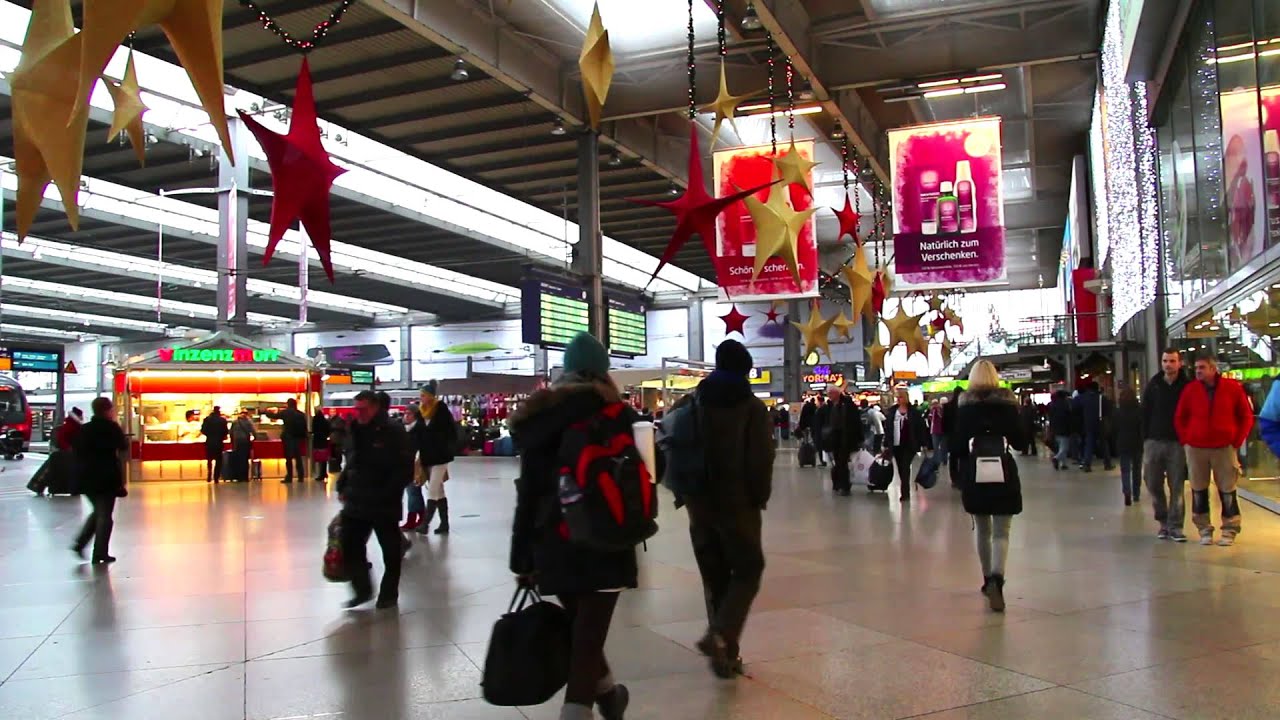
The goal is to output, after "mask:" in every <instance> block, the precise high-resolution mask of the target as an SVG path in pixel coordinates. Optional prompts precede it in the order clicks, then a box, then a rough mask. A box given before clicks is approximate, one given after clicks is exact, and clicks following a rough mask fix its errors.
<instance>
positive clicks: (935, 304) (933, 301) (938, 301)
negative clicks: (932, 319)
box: [929, 293, 946, 313]
mask: <svg viewBox="0 0 1280 720" xmlns="http://www.w3.org/2000/svg"><path fill="white" fill-rule="evenodd" d="M945 304H946V300H943V299H942V296H941V295H939V294H938V293H934V294H933V295H931V296H929V312H936V313H940V312H942V306H943V305H945Z"/></svg>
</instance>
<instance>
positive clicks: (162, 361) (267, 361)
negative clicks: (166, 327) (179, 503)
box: [113, 332, 322, 481]
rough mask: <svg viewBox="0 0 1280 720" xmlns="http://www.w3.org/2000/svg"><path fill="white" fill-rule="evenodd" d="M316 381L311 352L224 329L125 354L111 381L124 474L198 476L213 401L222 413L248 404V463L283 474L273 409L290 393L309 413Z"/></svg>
mask: <svg viewBox="0 0 1280 720" xmlns="http://www.w3.org/2000/svg"><path fill="white" fill-rule="evenodd" d="M321 387H322V380H321V372H320V370H319V369H318V368H317V367H316V366H315V364H314V363H313V362H312V361H311V360H309V359H307V358H304V357H298V356H296V355H291V354H289V353H286V352H283V351H281V350H277V349H274V348H266V347H262V346H261V345H260V344H256V343H254V342H253V341H251V340H248V339H246V338H242V337H239V336H237V335H233V334H231V333H227V332H221V333H217V334H215V335H213V336H211V337H209V338H206V339H204V340H201V341H198V342H195V343H193V344H189V345H181V346H177V345H175V346H173V347H164V348H160V349H158V350H156V351H154V352H152V353H149V354H147V355H142V356H138V357H133V358H129V359H128V360H126V361H125V362H124V363H123V364H121V365H120V366H118V367H117V368H116V371H115V382H114V388H113V389H114V395H115V403H116V408H117V412H118V415H119V421H120V424H121V426H122V427H124V429H125V432H126V433H127V434H128V436H129V445H130V449H129V458H130V462H129V480H130V481H138V480H204V479H205V444H204V436H203V435H201V433H200V426H201V423H202V422H203V421H204V419H205V418H206V417H208V415H209V413H210V412H211V411H212V410H213V408H214V407H219V408H221V411H222V414H223V415H224V416H226V417H227V418H228V420H234V419H235V418H236V417H238V416H239V415H240V413H241V412H242V411H246V410H247V411H248V412H249V416H250V419H252V420H253V423H254V426H255V429H256V433H255V439H254V443H253V454H252V456H251V457H252V459H253V460H254V461H255V462H254V467H255V468H257V467H260V468H261V470H262V477H263V478H274V477H283V476H284V460H283V458H284V445H283V443H282V442H281V439H280V432H281V429H282V427H283V424H282V422H281V420H280V417H279V413H280V411H281V410H283V409H284V408H285V404H286V403H287V402H288V400H289V399H290V398H292V399H295V400H297V401H298V409H299V410H301V411H302V412H304V413H306V415H307V417H308V419H309V418H310V417H311V414H312V412H313V410H314V408H316V407H318V406H319V403H320V391H321ZM225 449H228V450H229V449H230V446H229V444H228V445H227V446H226V448H225Z"/></svg>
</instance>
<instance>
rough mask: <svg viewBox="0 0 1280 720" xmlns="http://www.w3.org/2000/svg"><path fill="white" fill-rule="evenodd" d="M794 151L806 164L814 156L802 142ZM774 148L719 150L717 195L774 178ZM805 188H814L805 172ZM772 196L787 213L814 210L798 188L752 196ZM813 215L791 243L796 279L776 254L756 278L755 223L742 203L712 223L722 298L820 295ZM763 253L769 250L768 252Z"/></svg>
mask: <svg viewBox="0 0 1280 720" xmlns="http://www.w3.org/2000/svg"><path fill="white" fill-rule="evenodd" d="M790 149H791V148H790V146H789V145H788V146H786V147H783V146H782V145H779V146H778V153H779V154H785V153H787V152H789V151H790ZM795 149H796V153H797V154H798V155H799V156H800V157H801V158H802V159H803V160H805V161H812V160H813V157H814V143H813V141H812V140H805V141H800V142H797V143H795ZM773 159H774V155H773V148H772V147H771V146H768V145H762V146H758V147H740V148H732V149H729V150H722V151H720V152H717V153H716V154H715V156H714V164H715V195H716V196H717V197H724V196H726V195H732V194H733V193H736V192H738V191H739V190H743V189H746V188H753V187H759V186H761V185H764V184H765V183H768V182H769V181H771V180H773V179H774V169H775V166H774V164H773ZM805 177H806V179H807V181H808V183H809V186H810V187H812V186H813V182H814V176H813V171H812V170H810V171H809V172H808V173H806V176H805ZM772 193H778V194H779V195H781V196H782V198H781V199H782V200H783V203H782V204H783V205H786V209H787V212H791V211H794V212H797V213H803V212H805V211H806V210H810V209H812V208H813V207H814V205H813V196H812V194H810V192H809V191H808V190H807V189H805V188H804V187H801V186H800V185H798V184H793V185H787V186H785V187H784V185H783V184H781V183H780V184H778V185H772V186H770V187H769V188H768V189H767V190H761V191H760V192H759V193H756V199H757V200H759V201H760V202H767V201H768V200H769V199H770V195H771V194H772ZM817 227H818V225H817V220H816V216H810V217H809V218H808V220H806V221H805V222H804V224H803V225H801V226H800V228H799V231H798V232H797V233H796V236H795V238H794V240H795V243H796V244H795V264H796V266H797V267H798V269H799V275H800V277H799V279H798V280H797V278H796V276H795V274H793V273H792V270H791V267H790V266H789V263H790V259H789V258H784V257H782V256H781V255H777V254H775V255H774V256H772V257H768V258H764V260H765V261H766V263H765V265H764V268H763V269H762V270H761V272H760V275H759V276H758V277H757V276H756V274H755V264H756V256H757V254H758V253H759V252H760V250H759V247H758V245H757V242H756V239H757V238H756V224H755V222H753V221H752V218H751V213H750V212H749V211H748V210H747V204H746V202H745V201H742V200H739V201H738V202H736V203H734V204H732V205H730V206H729V207H728V208H727V209H726V210H725V211H724V213H723V214H721V215H720V217H719V219H718V220H717V221H716V230H717V232H716V243H715V254H714V256H713V258H712V260H713V261H714V263H715V266H716V281H717V284H718V285H719V286H720V295H721V297H722V299H725V300H732V301H735V302H743V301H748V300H781V299H786V298H810V297H817V295H818V233H817ZM765 252H768V251H767V250H766V251H765Z"/></svg>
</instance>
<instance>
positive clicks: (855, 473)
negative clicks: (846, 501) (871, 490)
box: [849, 450, 875, 485]
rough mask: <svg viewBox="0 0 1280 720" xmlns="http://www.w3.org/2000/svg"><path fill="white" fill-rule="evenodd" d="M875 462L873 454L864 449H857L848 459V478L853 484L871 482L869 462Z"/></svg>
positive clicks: (867, 483)
mask: <svg viewBox="0 0 1280 720" xmlns="http://www.w3.org/2000/svg"><path fill="white" fill-rule="evenodd" d="M873 462H875V456H873V455H872V454H871V453H869V452H867V451H866V450H859V451H858V452H857V453H855V454H854V456H853V457H852V458H851V459H850V463H849V479H850V480H852V482H853V484H854V485H869V484H871V464H872V463H873Z"/></svg>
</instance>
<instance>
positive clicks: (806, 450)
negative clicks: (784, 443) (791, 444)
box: [796, 436, 818, 467]
mask: <svg viewBox="0 0 1280 720" xmlns="http://www.w3.org/2000/svg"><path fill="white" fill-rule="evenodd" d="M796 455H797V456H798V458H799V459H800V467H815V466H817V464H818V449H817V448H816V447H814V445H813V441H811V440H810V439H809V438H808V436H806V437H805V438H804V439H803V440H801V441H800V449H799V450H798V451H797V452H796Z"/></svg>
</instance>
